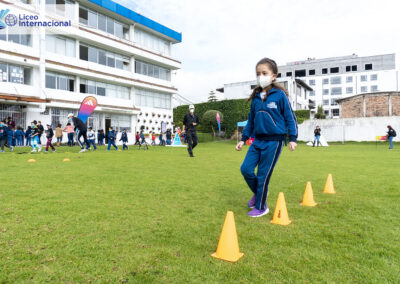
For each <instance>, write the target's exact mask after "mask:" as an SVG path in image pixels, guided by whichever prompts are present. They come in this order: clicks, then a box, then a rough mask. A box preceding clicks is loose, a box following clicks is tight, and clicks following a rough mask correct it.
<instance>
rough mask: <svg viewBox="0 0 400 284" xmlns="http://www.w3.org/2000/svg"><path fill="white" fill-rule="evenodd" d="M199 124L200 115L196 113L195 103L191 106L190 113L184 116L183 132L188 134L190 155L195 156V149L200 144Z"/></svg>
mask: <svg viewBox="0 0 400 284" xmlns="http://www.w3.org/2000/svg"><path fill="white" fill-rule="evenodd" d="M197 125H199V117H198V116H197V115H196V114H195V113H194V105H190V106H189V113H187V114H186V115H185V117H184V118H183V128H182V132H183V133H184V134H186V140H187V143H188V152H189V156H190V157H192V158H193V157H194V156H193V149H194V148H195V147H196V146H197V144H198V138H197V132H196V126H197Z"/></svg>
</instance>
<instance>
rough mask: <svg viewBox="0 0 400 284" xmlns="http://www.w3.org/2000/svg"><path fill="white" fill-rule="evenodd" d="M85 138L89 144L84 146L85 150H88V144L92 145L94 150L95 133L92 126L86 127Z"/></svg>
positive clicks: (95, 148)
mask: <svg viewBox="0 0 400 284" xmlns="http://www.w3.org/2000/svg"><path fill="white" fill-rule="evenodd" d="M87 139H88V142H89V145H87V146H86V150H88V149H89V146H90V145H92V146H93V149H94V151H96V150H97V147H96V133H95V132H94V130H93V128H92V127H89V128H88V133H87Z"/></svg>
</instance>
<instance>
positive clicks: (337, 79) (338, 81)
mask: <svg viewBox="0 0 400 284" xmlns="http://www.w3.org/2000/svg"><path fill="white" fill-rule="evenodd" d="M331 84H332V85H338V84H342V77H340V76H338V77H331Z"/></svg>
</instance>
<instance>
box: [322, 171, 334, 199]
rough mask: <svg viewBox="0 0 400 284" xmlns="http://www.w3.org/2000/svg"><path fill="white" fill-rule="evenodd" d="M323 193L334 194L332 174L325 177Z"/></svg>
mask: <svg viewBox="0 0 400 284" xmlns="http://www.w3.org/2000/svg"><path fill="white" fill-rule="evenodd" d="M324 193H330V194H335V193H336V192H335V188H334V187H333V180H332V174H329V175H328V178H327V179H326V183H325V187H324Z"/></svg>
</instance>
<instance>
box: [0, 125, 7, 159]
mask: <svg viewBox="0 0 400 284" xmlns="http://www.w3.org/2000/svg"><path fill="white" fill-rule="evenodd" d="M7 136H8V127H7V124H6V123H5V121H2V122H0V147H1V148H0V149H1V150H0V152H1V153H4V146H5V145H6V143H7Z"/></svg>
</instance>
